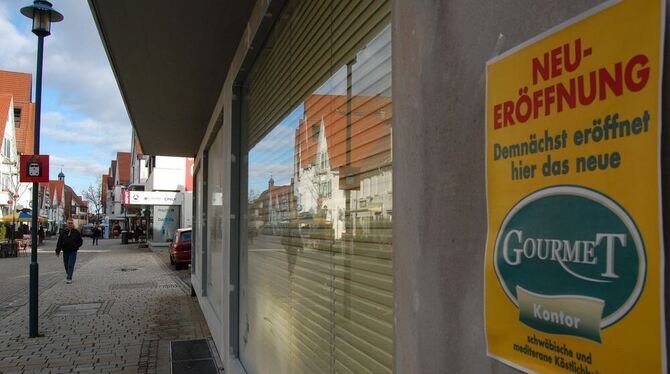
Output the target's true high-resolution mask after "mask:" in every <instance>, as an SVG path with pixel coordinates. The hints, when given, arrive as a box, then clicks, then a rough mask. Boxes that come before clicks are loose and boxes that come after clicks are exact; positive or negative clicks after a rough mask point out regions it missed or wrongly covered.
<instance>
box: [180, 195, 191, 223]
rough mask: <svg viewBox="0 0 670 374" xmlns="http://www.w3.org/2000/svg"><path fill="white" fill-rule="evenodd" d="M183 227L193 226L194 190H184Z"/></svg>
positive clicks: (182, 204)
mask: <svg viewBox="0 0 670 374" xmlns="http://www.w3.org/2000/svg"><path fill="white" fill-rule="evenodd" d="M179 224H180V226H179V227H180V228H181V227H191V226H193V192H184V201H183V202H182V203H181V222H180V223H179Z"/></svg>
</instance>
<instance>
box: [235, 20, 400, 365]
mask: <svg viewBox="0 0 670 374" xmlns="http://www.w3.org/2000/svg"><path fill="white" fill-rule="evenodd" d="M391 105H392V104H391V31H390V27H387V28H385V29H384V30H383V31H381V32H380V33H379V34H378V35H377V36H376V37H375V38H374V39H372V40H371V41H370V42H369V43H368V44H367V45H366V46H365V47H364V48H362V49H361V50H360V51H359V52H358V53H357V54H356V58H355V59H354V60H353V61H351V62H350V63H349V64H346V65H343V66H341V67H338V68H337V69H334V73H333V74H332V75H331V76H330V78H329V79H328V80H327V81H325V82H324V83H323V84H322V85H321V86H320V87H319V88H318V89H316V90H315V92H313V93H312V94H311V95H309V96H307V97H306V98H305V99H304V100H303V101H302V102H301V103H299V104H298V105H296V106H295V107H294V109H293V110H292V111H291V112H290V113H289V114H288V115H287V116H286V117H284V118H283V119H282V120H281V121H280V122H279V123H277V124H276V125H275V126H274V127H273V129H272V130H271V131H270V132H268V133H267V134H266V135H265V136H264V137H263V138H262V139H261V140H260V141H259V142H257V143H256V144H255V145H253V148H252V149H251V150H250V151H249V155H248V160H249V161H248V165H249V168H248V191H247V195H248V204H247V207H248V210H247V242H246V248H247V249H246V254H247V256H248V257H247V259H246V261H247V262H246V269H245V270H246V271H243V279H242V300H241V304H242V313H241V317H240V320H241V321H240V336H241V357H242V359H243V362H245V367H246V368H247V370H249V371H258V370H262V369H263V368H267V367H270V366H271V367H273V370H274V372H333V371H338V372H339V371H351V372H363V371H366V370H368V371H372V372H375V373H383V372H391V371H392V368H393V364H392V362H393V310H392V306H393V276H392V262H391V257H392V255H391V237H392V231H391V221H392V216H393V207H392V198H391V197H392V195H391V194H392V189H391V183H392V172H393V168H392V153H391V136H392V128H391V120H392V118H391V113H392V106H391ZM259 356H262V357H264V358H263V361H264V363H265V364H266V366H263V364H261V363H259V362H258V361H257V362H256V363H254V362H252V361H253V360H257V359H258V357H259ZM345 369H348V370H345Z"/></svg>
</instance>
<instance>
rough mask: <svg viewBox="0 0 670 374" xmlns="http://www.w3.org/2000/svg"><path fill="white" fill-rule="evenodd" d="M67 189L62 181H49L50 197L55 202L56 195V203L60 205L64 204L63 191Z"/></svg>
mask: <svg viewBox="0 0 670 374" xmlns="http://www.w3.org/2000/svg"><path fill="white" fill-rule="evenodd" d="M64 189H65V182H64V181H62V180H57V181H49V196H50V197H51V201H53V197H54V194H55V195H56V203H58V204H59V205H60V203H62V202H63V197H64V196H63V195H64V194H63V190H64Z"/></svg>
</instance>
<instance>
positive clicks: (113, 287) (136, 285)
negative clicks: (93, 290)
mask: <svg viewBox="0 0 670 374" xmlns="http://www.w3.org/2000/svg"><path fill="white" fill-rule="evenodd" d="M156 287H158V285H157V284H156V282H142V283H114V284H110V285H109V289H110V290H135V289H138V288H156Z"/></svg>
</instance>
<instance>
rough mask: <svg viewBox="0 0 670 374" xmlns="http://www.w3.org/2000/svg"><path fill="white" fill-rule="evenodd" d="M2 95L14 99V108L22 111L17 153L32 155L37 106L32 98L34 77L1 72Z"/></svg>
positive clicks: (0, 91)
mask: <svg viewBox="0 0 670 374" xmlns="http://www.w3.org/2000/svg"><path fill="white" fill-rule="evenodd" d="M0 93H6V94H10V95H12V96H13V97H14V108H15V109H19V110H20V111H21V115H20V117H19V121H20V124H19V127H16V128H15V132H16V151H17V152H18V153H19V154H32V153H33V149H34V148H33V144H34V137H35V104H34V103H32V102H31V97H32V75H31V74H27V73H17V72H12V71H3V70H0Z"/></svg>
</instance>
